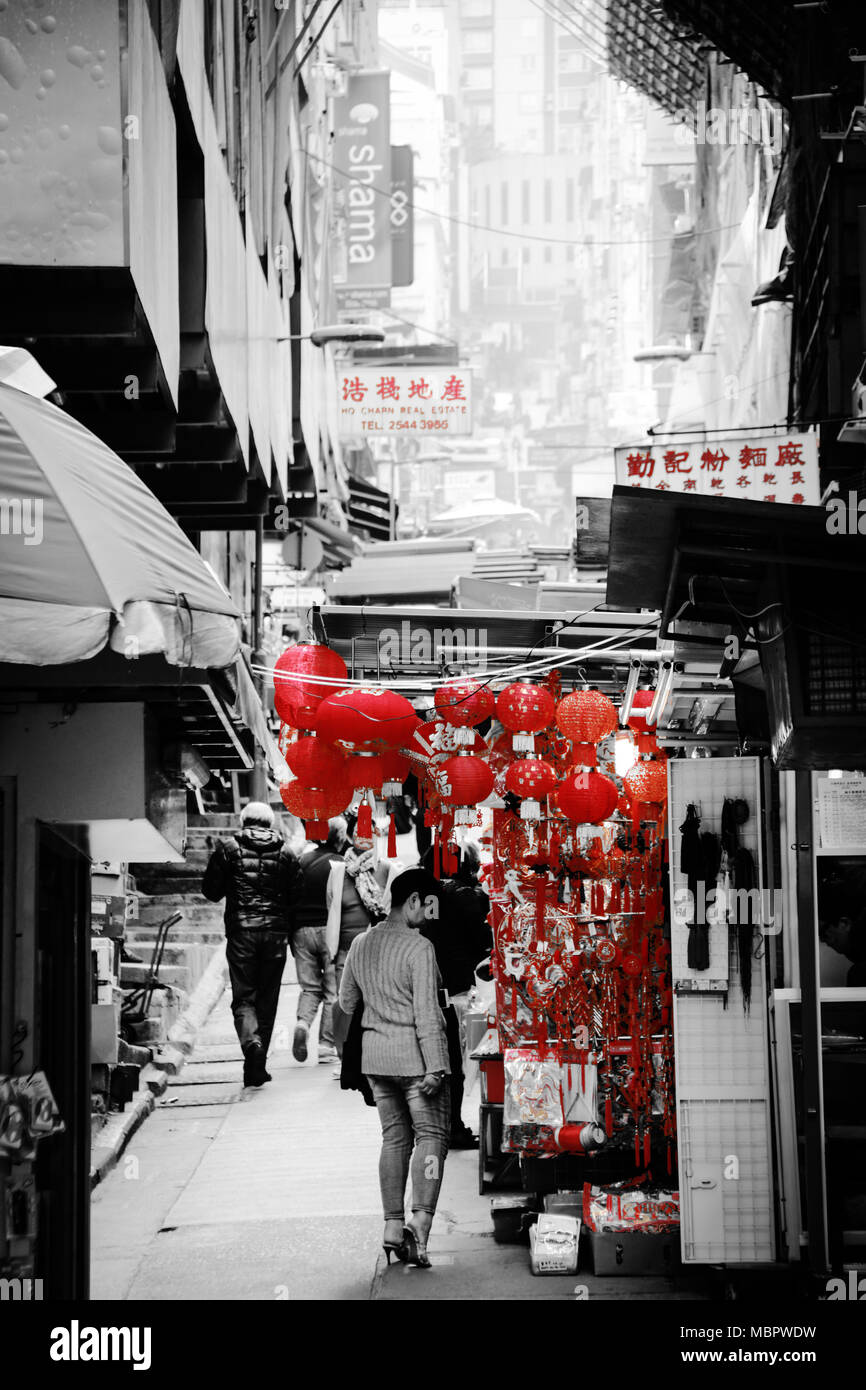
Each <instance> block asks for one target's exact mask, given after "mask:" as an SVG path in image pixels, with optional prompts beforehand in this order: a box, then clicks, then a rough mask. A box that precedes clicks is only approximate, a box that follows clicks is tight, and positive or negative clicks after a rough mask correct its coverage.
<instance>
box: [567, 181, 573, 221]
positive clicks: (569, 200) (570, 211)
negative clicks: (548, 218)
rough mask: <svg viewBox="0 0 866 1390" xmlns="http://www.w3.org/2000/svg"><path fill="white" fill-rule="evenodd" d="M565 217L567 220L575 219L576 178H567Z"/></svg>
mask: <svg viewBox="0 0 866 1390" xmlns="http://www.w3.org/2000/svg"><path fill="white" fill-rule="evenodd" d="M565 217H566V221H568V222H573V221H574V179H566V180H565Z"/></svg>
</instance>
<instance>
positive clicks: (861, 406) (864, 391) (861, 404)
mask: <svg viewBox="0 0 866 1390" xmlns="http://www.w3.org/2000/svg"><path fill="white" fill-rule="evenodd" d="M836 442H837V443H838V444H866V362H864V363H863V366H862V367H861V368H860V372H859V374H858V376H857V379H856V381H855V382H854V385H853V386H852V387H851V419H850V420H846V421H845V423H844V425H843V426H842V428H841V429H840V431H839V433H838V435H837V436H836Z"/></svg>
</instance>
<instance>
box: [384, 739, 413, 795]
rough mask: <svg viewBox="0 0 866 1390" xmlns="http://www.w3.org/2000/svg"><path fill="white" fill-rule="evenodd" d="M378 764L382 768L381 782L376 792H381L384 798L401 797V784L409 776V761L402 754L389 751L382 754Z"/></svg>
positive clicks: (392, 750)
mask: <svg viewBox="0 0 866 1390" xmlns="http://www.w3.org/2000/svg"><path fill="white" fill-rule="evenodd" d="M379 762H380V764H381V768H382V782H381V786H377V788H376V790H377V791H378V790H381V792H382V795H383V796H384V797H389V796H402V794H403V783H404V782H405V781H406V778H407V777H408V776H409V759H408V758H405V757H404V756H403V754H402V753H398V752H396V751H395V750H394V749H390V750H389V751H388V752H387V753H383V754H382V756H381V757H380V759H379Z"/></svg>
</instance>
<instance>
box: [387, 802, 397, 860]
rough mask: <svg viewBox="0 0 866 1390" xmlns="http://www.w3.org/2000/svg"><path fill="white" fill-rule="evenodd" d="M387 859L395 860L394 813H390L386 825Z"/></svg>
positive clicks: (395, 832)
mask: <svg viewBox="0 0 866 1390" xmlns="http://www.w3.org/2000/svg"><path fill="white" fill-rule="evenodd" d="M388 858H389V859H396V858H397V825H396V822H395V820H394V812H393V811H392V812H391V819H390V821H389V823H388Z"/></svg>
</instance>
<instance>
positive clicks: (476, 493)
mask: <svg viewBox="0 0 866 1390" xmlns="http://www.w3.org/2000/svg"><path fill="white" fill-rule="evenodd" d="M495 496H496V474H495V472H494V471H493V469H492V468H455V467H454V466H453V465H452V466H451V468H449V469H448V471H447V472H446V473H443V475H442V497H443V500H444V501H445V503H446V505H447V506H449V507H456V506H458V505H459V504H460V503H461V502H481V501H484V500H485V499H490V498H492V497H495Z"/></svg>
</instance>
